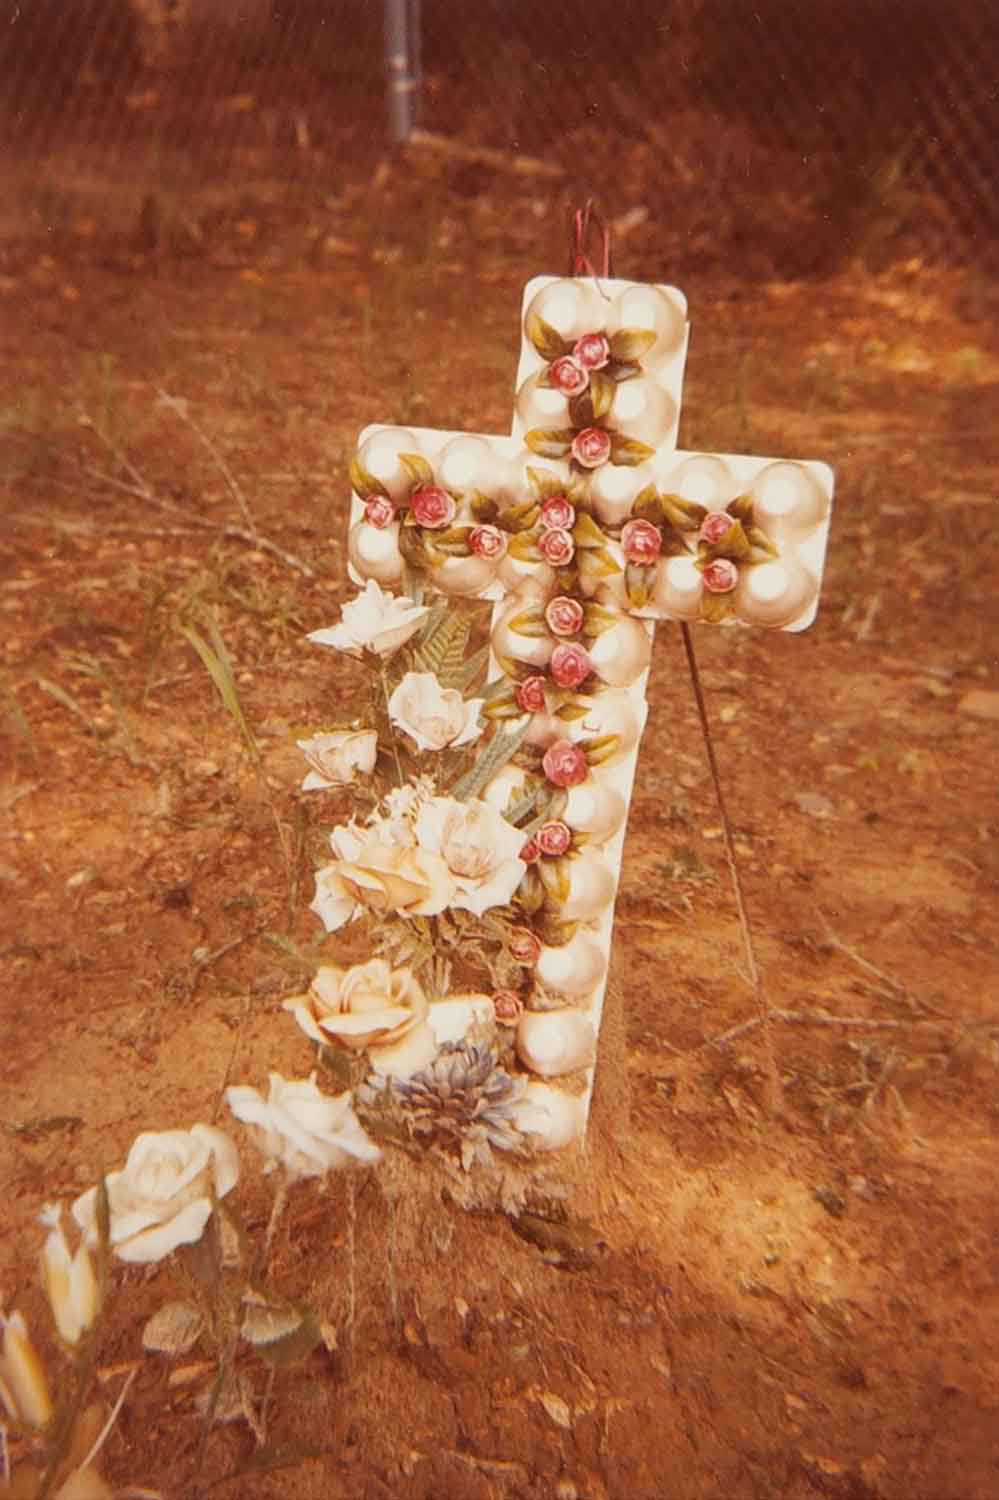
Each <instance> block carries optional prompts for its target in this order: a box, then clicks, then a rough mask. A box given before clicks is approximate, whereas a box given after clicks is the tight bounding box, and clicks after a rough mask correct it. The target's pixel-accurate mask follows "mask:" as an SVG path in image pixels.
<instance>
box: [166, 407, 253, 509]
mask: <svg viewBox="0 0 999 1500" xmlns="http://www.w3.org/2000/svg"><path fill="white" fill-rule="evenodd" d="M156 394H157V396H158V397H159V404H160V405H161V406H165V407H166V408H167V410H168V411H172V412H173V414H174V416H175V417H179V418H180V420H181V421H182V422H186V423H187V425H188V427H190V429H191V431H192V432H193V433H194V435H195V437H196V438H197V439H198V441H199V442H200V443H201V444H202V445H203V446H204V447H205V448H206V449H207V451H208V452H209V454H210V455H211V457H212V460H213V462H214V464H215V467H216V468H217V469H218V471H219V473H220V474H221V475H222V478H223V479H224V480H225V482H226V485H227V487H228V490H229V493H230V495H231V496H232V498H233V499H234V500H235V502H236V504H237V505H238V506H239V509H240V513H241V514H242V517H243V520H244V521H245V522H246V524H247V526H248V527H249V529H250V531H251V532H252V533H253V535H254V536H256V535H257V524H256V522H255V521H254V519H253V516H252V515H251V514H250V507H249V505H248V504H247V500H246V496H245V495H244V494H243V491H242V490H241V489H240V487H239V484H238V483H237V480H236V476H235V475H234V474H233V472H232V470H231V469H230V468H229V465H228V464H227V463H226V461H225V459H224V458H223V457H222V454H221V453H220V452H219V450H218V449H217V448H216V446H215V444H214V443H213V442H212V440H211V438H210V437H209V436H208V434H207V432H203V431H202V429H201V428H200V427H199V426H198V424H197V422H196V421H195V420H194V418H193V417H192V416H190V415H189V413H188V410H187V402H186V401H185V400H184V399H183V397H180V396H171V395H170V394H169V393H168V392H167V391H164V390H162V389H161V387H160V386H157V387H156Z"/></svg>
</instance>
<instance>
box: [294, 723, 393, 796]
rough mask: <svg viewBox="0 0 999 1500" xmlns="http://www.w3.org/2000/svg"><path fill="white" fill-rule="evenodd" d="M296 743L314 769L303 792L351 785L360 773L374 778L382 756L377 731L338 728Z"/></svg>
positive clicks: (303, 787)
mask: <svg viewBox="0 0 999 1500" xmlns="http://www.w3.org/2000/svg"><path fill="white" fill-rule="evenodd" d="M295 743H296V744H297V745H298V748H299V750H301V752H302V754H303V755H304V756H305V759H306V761H307V762H308V764H309V766H310V767H311V769H310V771H309V774H308V776H306V778H305V780H304V781H303V782H302V790H303V792H317V791H327V790H328V789H329V788H331V787H340V786H350V784H351V783H352V782H354V781H356V780H357V774H358V772H360V773H361V774H362V775H364V776H368V775H370V773H371V772H372V771H373V770H374V767H375V759H376V757H377V755H378V736H377V734H376V733H375V731H374V730H373V729H336V730H333V731H332V732H331V733H330V734H314V735H313V736H312V738H311V739H308V740H296V741H295Z"/></svg>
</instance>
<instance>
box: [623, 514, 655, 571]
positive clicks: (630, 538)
mask: <svg viewBox="0 0 999 1500" xmlns="http://www.w3.org/2000/svg"><path fill="white" fill-rule="evenodd" d="M662 549H663V539H662V533H661V532H660V530H659V527H658V526H653V524H652V522H651V521H643V520H641V519H638V520H635V521H626V522H625V524H624V526H622V528H621V550H622V552H623V553H624V555H625V558H626V559H627V561H628V562H630V563H639V564H646V565H647V564H649V563H654V562H655V560H656V558H657V557H658V556H659V554H660V552H661V551H662Z"/></svg>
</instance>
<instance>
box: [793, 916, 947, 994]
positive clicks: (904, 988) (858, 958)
mask: <svg viewBox="0 0 999 1500" xmlns="http://www.w3.org/2000/svg"><path fill="white" fill-rule="evenodd" d="M815 910H816V911H817V912H818V916H819V921H820V922H821V923H822V926H823V928H824V929H825V939H826V942H827V943H828V944H829V946H830V947H832V948H836V949H838V950H839V952H840V953H843V954H845V955H846V957H847V958H848V959H849V960H850V962H851V963H854V964H856V965H857V968H858V969H863V970H864V972H865V973H867V974H871V975H873V977H874V978H875V979H877V980H880V982H881V983H882V984H884V985H887V987H888V989H890V990H891V991H892V993H893V994H896V995H898V996H900V997H901V999H903V1000H907V1001H908V1002H909V1004H910V1005H918V1006H920V1008H921V1009H923V1010H928V1011H931V1012H932V1013H933V1014H934V1015H937V1016H943V1012H942V1011H939V1010H934V1008H933V1006H932V1005H927V1004H926V1002H925V1001H924V1000H920V999H918V998H917V997H916V996H915V995H913V993H912V991H911V990H910V989H909V987H908V985H906V984H903V983H902V981H901V980H900V979H896V978H895V977H894V976H893V975H891V974H886V973H885V971H884V970H883V969H879V968H877V966H876V965H875V964H872V963H871V962H870V961H869V959H866V958H864V956H863V954H861V953H858V952H857V951H856V949H855V948H851V947H849V946H848V944H846V943H844V942H843V939H842V938H841V937H839V935H838V934H837V933H836V932H834V931H833V928H832V926H831V925H830V922H829V918H828V917H827V916H826V914H825V912H824V911H823V910H822V908H821V907H819V906H817V907H816V908H815ZM943 1018H944V1019H945V1020H949V1019H950V1018H949V1017H943Z"/></svg>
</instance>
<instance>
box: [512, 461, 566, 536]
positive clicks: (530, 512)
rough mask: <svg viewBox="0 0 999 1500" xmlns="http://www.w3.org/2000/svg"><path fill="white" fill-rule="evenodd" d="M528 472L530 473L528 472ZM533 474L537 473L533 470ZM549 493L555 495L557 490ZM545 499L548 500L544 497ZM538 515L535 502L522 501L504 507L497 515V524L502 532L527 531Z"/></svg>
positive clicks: (538, 511)
mask: <svg viewBox="0 0 999 1500" xmlns="http://www.w3.org/2000/svg"><path fill="white" fill-rule="evenodd" d="M529 472H530V471H529ZM534 472H535V473H538V472H539V471H538V470H537V469H535V470H534ZM551 493H552V494H553V495H554V494H557V493H558V491H557V490H552V491H551ZM544 498H545V499H547V498H548V496H547V495H546V496H545V497H544ZM539 513H540V507H539V504H538V501H537V500H522V501H521V502H520V503H519V504H518V505H506V506H504V508H503V510H502V511H501V512H500V515H499V524H500V525H501V526H502V528H503V530H504V531H529V530H530V529H531V527H532V526H533V525H534V524H535V522H536V521H537V519H538V515H539Z"/></svg>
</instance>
